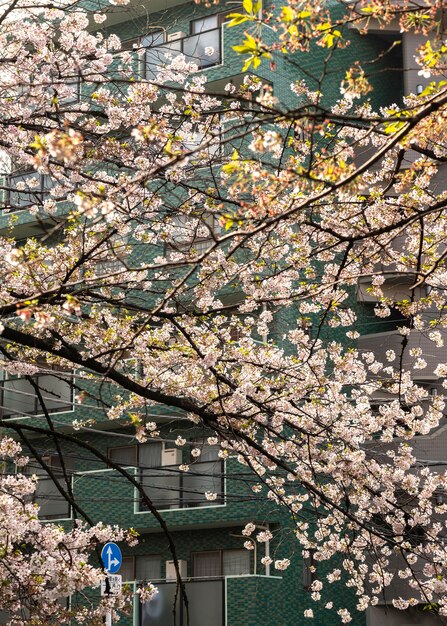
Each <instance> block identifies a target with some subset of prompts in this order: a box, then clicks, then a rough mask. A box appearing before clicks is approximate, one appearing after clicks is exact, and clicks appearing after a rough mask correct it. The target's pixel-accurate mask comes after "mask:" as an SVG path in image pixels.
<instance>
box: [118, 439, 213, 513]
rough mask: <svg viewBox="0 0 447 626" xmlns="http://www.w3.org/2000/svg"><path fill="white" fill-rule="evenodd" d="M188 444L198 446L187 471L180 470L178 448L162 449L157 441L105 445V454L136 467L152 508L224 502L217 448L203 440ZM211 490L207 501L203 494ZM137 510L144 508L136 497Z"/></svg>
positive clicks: (145, 508) (180, 457) (123, 463)
mask: <svg viewBox="0 0 447 626" xmlns="http://www.w3.org/2000/svg"><path fill="white" fill-rule="evenodd" d="M192 447H195V448H196V447H198V448H200V449H201V455H200V457H199V460H198V461H195V462H194V463H191V464H190V469H189V471H188V472H181V471H180V470H179V465H180V464H181V463H182V452H181V450H179V449H177V448H174V449H169V448H164V447H163V445H162V443H161V442H157V441H154V442H151V443H145V444H141V445H138V446H136V445H135V446H118V447H116V448H109V450H108V457H109V458H110V460H112V461H114V462H115V463H119V464H120V465H122V466H124V467H125V466H131V467H139V468H140V471H139V478H140V481H141V484H142V486H143V487H144V491H145V493H146V494H147V496H148V498H150V500H151V502H152V503H153V505H154V506H155V507H157V508H158V509H160V510H167V509H179V508H190V507H200V506H216V505H219V504H223V502H224V477H223V461H222V460H221V459H219V457H218V448H216V447H212V446H209V445H207V444H205V443H204V442H203V440H198V441H194V442H193V443H192ZM206 492H210V493H215V494H216V498H215V499H214V500H207V498H206V496H205V493H206ZM139 507H140V511H145V510H147V507H146V505H145V503H144V500H142V499H141V500H140V503H139Z"/></svg>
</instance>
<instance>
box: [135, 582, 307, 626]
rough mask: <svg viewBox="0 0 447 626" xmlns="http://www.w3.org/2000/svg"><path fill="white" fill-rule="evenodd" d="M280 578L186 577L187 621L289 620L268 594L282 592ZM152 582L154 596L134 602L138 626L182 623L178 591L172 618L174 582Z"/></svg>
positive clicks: (266, 624)
mask: <svg viewBox="0 0 447 626" xmlns="http://www.w3.org/2000/svg"><path fill="white" fill-rule="evenodd" d="M282 582H283V581H282V577H281V576H253V575H247V576H226V577H225V578H217V579H216V578H215V579H206V580H204V579H202V580H187V581H186V582H185V588H186V589H185V590H186V595H187V598H188V603H189V623H190V624H191V625H193V626H224V624H228V626H230V625H232V624H247V626H248V625H250V626H251V625H254V624H256V625H258V624H259V625H261V624H262V626H277V625H278V624H286V623H287V624H290V623H292V622H291V621H290V619H291V618H290V615H287V616H285V615H283V608H282V606H281V605H278V603H275V602H272V597H275V595H278V594H280V593H284V589H283V587H282ZM155 584H156V586H157V588H158V594H157V595H156V596H155V598H154V599H153V600H151V602H146V603H145V604H143V605H141V604H139V605H138V609H137V610H138V617H139V621H138V626H186V624H187V620H186V611H185V607H184V606H183V605H182V601H181V597H180V596H181V594H177V606H176V609H177V610H176V618H175V622H174V620H173V611H172V609H173V606H174V598H175V593H176V583H175V582H169V583H164V582H162V583H159V582H155ZM135 606H137V605H135ZM293 623H294V624H295V623H296V622H293Z"/></svg>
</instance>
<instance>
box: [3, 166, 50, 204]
mask: <svg viewBox="0 0 447 626" xmlns="http://www.w3.org/2000/svg"><path fill="white" fill-rule="evenodd" d="M3 177H4V182H3V184H4V186H5V187H6V189H4V193H3V208H4V209H5V210H8V211H20V210H23V209H29V208H30V207H31V206H32V205H33V204H42V202H43V201H44V199H45V197H47V196H48V193H49V191H50V189H51V187H52V181H51V178H50V177H49V176H47V175H42V174H39V173H38V172H36V171H35V170H29V169H26V168H24V167H22V168H19V167H14V166H13V167H12V169H11V171H9V172H7V173H4V174H3Z"/></svg>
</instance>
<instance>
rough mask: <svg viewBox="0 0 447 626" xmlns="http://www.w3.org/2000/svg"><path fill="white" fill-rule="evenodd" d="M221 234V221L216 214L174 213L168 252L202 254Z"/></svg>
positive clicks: (171, 221)
mask: <svg viewBox="0 0 447 626" xmlns="http://www.w3.org/2000/svg"><path fill="white" fill-rule="evenodd" d="M219 234H220V226H219V222H218V220H217V218H216V217H215V216H214V215H205V216H200V217H193V216H190V215H183V214H177V215H173V216H172V217H171V218H170V238H169V239H170V240H169V243H168V244H167V250H166V253H167V255H168V256H169V254H172V253H173V252H183V253H186V252H189V253H191V254H202V253H203V252H205V250H207V249H208V248H209V247H210V246H211V245H212V243H213V238H214V237H215V236H218V235H219Z"/></svg>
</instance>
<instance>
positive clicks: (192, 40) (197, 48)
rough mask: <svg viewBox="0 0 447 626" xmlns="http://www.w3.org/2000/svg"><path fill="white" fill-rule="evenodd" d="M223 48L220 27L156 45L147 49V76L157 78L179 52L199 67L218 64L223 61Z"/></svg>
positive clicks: (187, 60) (151, 78) (149, 78)
mask: <svg viewBox="0 0 447 626" xmlns="http://www.w3.org/2000/svg"><path fill="white" fill-rule="evenodd" d="M221 49H222V29H221V28H220V27H219V28H213V29H212V30H207V31H204V32H201V33H198V34H196V35H190V36H189V37H182V38H179V39H175V40H174V41H168V42H164V43H161V44H157V45H154V46H152V47H149V48H147V50H146V55H145V77H146V78H147V79H148V80H156V78H157V73H158V72H159V70H160V69H162V68H163V67H165V66H166V65H169V63H170V62H171V60H172V59H174V58H175V57H176V56H178V55H179V54H184V55H185V59H186V62H187V63H195V64H196V65H197V66H198V68H199V69H204V68H207V67H212V66H213V65H218V64H220V63H221V62H222V53H221Z"/></svg>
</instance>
